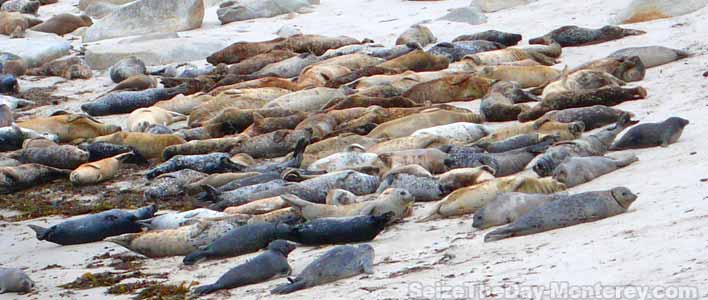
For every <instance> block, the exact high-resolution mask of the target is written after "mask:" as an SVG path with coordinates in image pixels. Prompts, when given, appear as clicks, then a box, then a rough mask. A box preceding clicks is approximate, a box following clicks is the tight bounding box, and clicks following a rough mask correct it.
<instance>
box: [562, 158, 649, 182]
mask: <svg viewBox="0 0 708 300" xmlns="http://www.w3.org/2000/svg"><path fill="white" fill-rule="evenodd" d="M638 160H639V158H637V156H635V155H633V154H632V155H629V156H627V157H621V158H613V157H605V156H589V157H569V158H567V159H566V160H564V161H563V162H562V163H561V164H560V165H558V167H556V169H555V170H554V171H553V179H555V180H558V181H559V182H562V183H564V184H565V185H566V186H567V187H569V188H570V187H574V186H576V185H580V184H583V183H585V182H589V181H591V180H593V179H595V178H597V177H600V176H602V175H605V174H607V173H610V172H612V171H615V170H617V169H619V168H624V167H626V166H628V165H630V164H631V163H633V162H635V161H638Z"/></svg>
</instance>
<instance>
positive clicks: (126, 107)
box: [81, 84, 189, 116]
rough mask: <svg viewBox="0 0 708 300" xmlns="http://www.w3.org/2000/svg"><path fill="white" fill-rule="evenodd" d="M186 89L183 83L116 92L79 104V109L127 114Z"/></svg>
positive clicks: (102, 114) (104, 113)
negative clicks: (165, 86)
mask: <svg viewBox="0 0 708 300" xmlns="http://www.w3.org/2000/svg"><path fill="white" fill-rule="evenodd" d="M188 90H189V88H188V86H187V85H186V84H185V85H180V86H176V87H173V88H154V89H147V90H144V91H123V92H116V93H111V94H108V95H105V96H103V97H100V98H98V99H96V100H94V101H93V102H89V103H85V104H83V105H81V110H82V111H84V112H86V113H88V114H89V115H91V116H106V115H114V114H127V113H130V112H132V111H134V110H136V109H138V108H143V107H149V106H152V105H153V104H155V103H157V102H159V101H162V100H168V99H171V98H172V97H174V96H177V95H179V94H185V93H187V91H188Z"/></svg>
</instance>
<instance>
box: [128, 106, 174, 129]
mask: <svg viewBox="0 0 708 300" xmlns="http://www.w3.org/2000/svg"><path fill="white" fill-rule="evenodd" d="M186 119H187V116H185V115H183V114H180V113H176V112H172V111H168V110H164V109H162V108H159V107H148V108H139V109H136V110H134V111H132V112H131V113H130V115H128V130H129V131H134V132H144V131H146V130H147V128H148V127H150V125H170V124H172V123H174V122H178V121H184V120H186Z"/></svg>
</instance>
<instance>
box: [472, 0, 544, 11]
mask: <svg viewBox="0 0 708 300" xmlns="http://www.w3.org/2000/svg"><path fill="white" fill-rule="evenodd" d="M536 1H538V0H477V4H478V5H479V7H480V8H481V9H482V11H483V12H495V11H500V10H503V9H507V8H512V7H515V6H520V5H526V4H529V3H531V2H536Z"/></svg>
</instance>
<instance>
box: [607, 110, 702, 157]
mask: <svg viewBox="0 0 708 300" xmlns="http://www.w3.org/2000/svg"><path fill="white" fill-rule="evenodd" d="M688 124H689V121H688V120H686V119H682V118H679V117H671V118H668V119H666V120H664V121H663V122H661V123H642V124H639V125H637V126H635V127H632V128H631V129H629V130H628V131H627V133H625V134H624V135H622V137H621V138H620V139H619V140H618V141H617V142H616V143H614V144H612V147H610V150H613V151H616V150H625V149H640V148H649V147H656V146H661V147H667V146H669V145H670V144H673V143H675V142H676V141H678V139H679V138H680V137H681V134H682V133H683V129H684V127H686V125H688Z"/></svg>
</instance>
